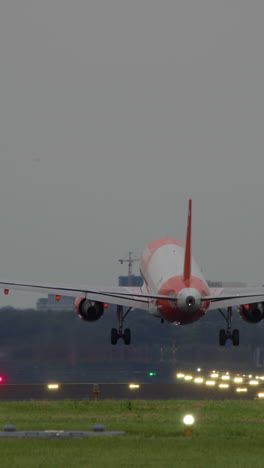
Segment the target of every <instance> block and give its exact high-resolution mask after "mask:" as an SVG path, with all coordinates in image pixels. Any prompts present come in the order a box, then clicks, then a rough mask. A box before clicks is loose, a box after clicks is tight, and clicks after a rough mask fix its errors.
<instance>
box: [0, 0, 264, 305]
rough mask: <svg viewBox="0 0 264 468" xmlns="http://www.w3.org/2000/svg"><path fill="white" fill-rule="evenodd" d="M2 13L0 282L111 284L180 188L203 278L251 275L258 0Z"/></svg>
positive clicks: (174, 233) (262, 7) (171, 222)
mask: <svg viewBox="0 0 264 468" xmlns="http://www.w3.org/2000/svg"><path fill="white" fill-rule="evenodd" d="M0 12H1V14H0V65H1V79H0V104H1V105H0V162H1V164H0V220H1V224H0V239H1V242H0V259H1V262H0V276H1V278H2V279H15V280H27V281H29V280H39V281H41V280H43V281H58V282H71V283H78V282H81V283H82V284H83V283H85V282H87V283H88V284H103V285H116V284H117V277H118V275H120V274H126V272H127V266H126V265H123V266H121V265H120V264H119V263H118V258H120V257H122V256H124V255H126V254H127V253H128V251H129V250H132V251H133V252H135V254H136V255H139V254H140V252H141V251H142V250H143V248H144V247H145V245H146V244H147V243H148V242H149V241H151V240H153V239H155V238H159V237H163V236H171V237H176V238H178V239H180V240H184V239H185V229H186V216H187V200H188V197H189V196H192V198H193V210H194V215H193V254H194V257H195V258H196V260H197V261H198V263H199V264H200V265H201V267H202V269H203V272H204V274H205V276H206V277H207V278H208V279H212V280H225V281H228V280H237V281H238V280H240V281H246V282H249V283H250V284H258V283H262V282H264V246H263V243H264V156H263V150H264V91H263V89H264V60H263V44H264V28H263V17H264V2H263V1H262V0H255V1H254V0H253V1H251V2H249V1H248V0H226V1H225V0H223V1H221V2H219V1H217V0H181V1H176V0H171V1H168V0H163V1H161V0H159V1H157V0H133V1H128V0H127V1H124V0H105V1H103V0H75V1H74V2H73V1H72V0H45V1H43V0H22V1H21V0H4V1H2V2H1V9H0ZM134 271H135V273H136V269H135V270H134ZM32 298H33V296H31V295H29V294H21V293H19V294H18V293H17V294H14V293H13V294H12V296H11V295H10V296H8V298H6V297H4V296H1V297H0V306H1V305H4V304H7V303H8V304H15V305H18V304H21V306H24V305H27V304H32V303H33V299H32Z"/></svg>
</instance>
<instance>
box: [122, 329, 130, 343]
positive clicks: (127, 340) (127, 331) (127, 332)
mask: <svg viewBox="0 0 264 468" xmlns="http://www.w3.org/2000/svg"><path fill="white" fill-rule="evenodd" d="M124 343H125V345H130V343H131V333H130V328H125V331H124Z"/></svg>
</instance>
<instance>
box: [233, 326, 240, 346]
mask: <svg viewBox="0 0 264 468" xmlns="http://www.w3.org/2000/svg"><path fill="white" fill-rule="evenodd" d="M232 341H233V345H234V346H238V345H239V330H234V331H233V334H232Z"/></svg>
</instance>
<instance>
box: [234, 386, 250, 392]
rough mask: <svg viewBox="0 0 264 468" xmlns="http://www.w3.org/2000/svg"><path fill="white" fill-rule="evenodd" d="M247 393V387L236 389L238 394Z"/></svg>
mask: <svg viewBox="0 0 264 468" xmlns="http://www.w3.org/2000/svg"><path fill="white" fill-rule="evenodd" d="M247 391H248V389H247V388H245V387H243V388H239V387H238V388H236V392H238V393H246V392H247Z"/></svg>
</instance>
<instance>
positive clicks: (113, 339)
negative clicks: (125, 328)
mask: <svg viewBox="0 0 264 468" xmlns="http://www.w3.org/2000/svg"><path fill="white" fill-rule="evenodd" d="M118 338H119V337H118V333H117V329H116V328H112V330H111V344H112V345H116V343H117V342H118Z"/></svg>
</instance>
